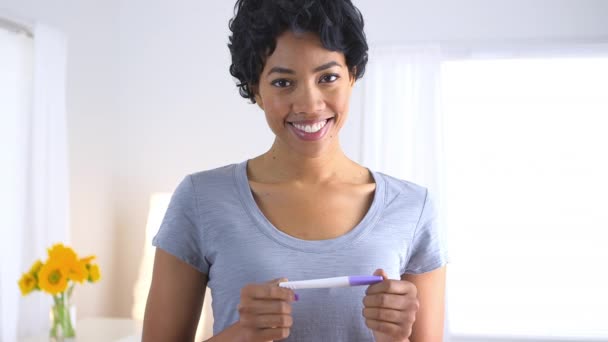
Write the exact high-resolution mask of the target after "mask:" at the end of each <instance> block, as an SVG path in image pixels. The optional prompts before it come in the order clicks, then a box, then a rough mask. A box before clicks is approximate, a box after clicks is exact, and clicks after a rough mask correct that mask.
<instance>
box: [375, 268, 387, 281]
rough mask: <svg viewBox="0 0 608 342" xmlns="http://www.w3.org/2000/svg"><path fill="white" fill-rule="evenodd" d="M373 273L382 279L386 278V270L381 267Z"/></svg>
mask: <svg viewBox="0 0 608 342" xmlns="http://www.w3.org/2000/svg"><path fill="white" fill-rule="evenodd" d="M374 275H375V276H382V279H384V280H386V279H388V275H387V274H386V272H385V271H384V269H382V268H379V269H377V270H376V271H374Z"/></svg>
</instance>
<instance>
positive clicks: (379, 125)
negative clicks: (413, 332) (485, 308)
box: [361, 45, 447, 340]
mask: <svg viewBox="0 0 608 342" xmlns="http://www.w3.org/2000/svg"><path fill="white" fill-rule="evenodd" d="M440 73H441V50H440V48H439V46H435V45H417V46H416V45H415V46H395V47H383V48H378V49H372V50H371V51H370V56H369V63H368V69H367V71H366V74H365V77H364V78H363V81H362V85H363V101H362V102H363V103H362V109H361V110H362V113H361V118H362V119H361V120H362V129H361V136H362V139H361V162H362V164H363V165H365V166H367V167H369V168H371V169H373V170H377V171H382V172H385V173H387V174H389V175H391V176H395V177H398V178H401V179H405V180H409V181H412V182H414V183H417V184H420V185H422V186H425V187H427V188H428V189H429V192H430V195H431V196H432V198H433V200H434V202H435V203H436V206H437V208H438V213H439V218H438V219H439V226H440V227H441V229H445V224H444V223H445V218H444V216H443V215H442V214H443V213H445V199H444V196H445V195H444V193H445V192H444V165H443V164H444V153H443V151H444V148H443V119H442V112H441V110H440V105H439V104H440V79H441V75H440ZM443 236H444V238H445V237H446V236H447V234H446V232H444V234H443ZM444 242H445V240H444ZM446 317H447V315H446ZM445 335H446V340H447V324H446V334H445Z"/></svg>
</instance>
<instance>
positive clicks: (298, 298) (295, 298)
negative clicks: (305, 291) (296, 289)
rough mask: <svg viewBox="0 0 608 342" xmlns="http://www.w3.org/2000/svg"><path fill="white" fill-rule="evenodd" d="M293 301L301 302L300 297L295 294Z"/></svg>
mask: <svg viewBox="0 0 608 342" xmlns="http://www.w3.org/2000/svg"><path fill="white" fill-rule="evenodd" d="M293 299H294V300H295V301H296V302H297V301H299V300H300V296H298V294H297V293H294V294H293Z"/></svg>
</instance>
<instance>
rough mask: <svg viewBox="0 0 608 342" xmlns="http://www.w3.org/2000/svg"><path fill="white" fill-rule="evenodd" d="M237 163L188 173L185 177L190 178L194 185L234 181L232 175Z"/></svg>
mask: <svg viewBox="0 0 608 342" xmlns="http://www.w3.org/2000/svg"><path fill="white" fill-rule="evenodd" d="M238 166H239V164H229V165H225V166H221V167H218V168H214V169H209V170H203V171H198V172H195V173H191V174H189V175H188V176H187V177H186V178H190V180H191V182H192V184H193V185H194V186H195V187H198V186H199V185H207V184H216V183H218V182H219V183H224V182H230V181H232V182H234V175H235V171H236V168H237V167H238Z"/></svg>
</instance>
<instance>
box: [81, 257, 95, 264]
mask: <svg viewBox="0 0 608 342" xmlns="http://www.w3.org/2000/svg"><path fill="white" fill-rule="evenodd" d="M95 258H96V256H94V255H89V256H88V257H84V258H82V259H80V262H82V263H84V264H90V263H91V261H93V259H95Z"/></svg>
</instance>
